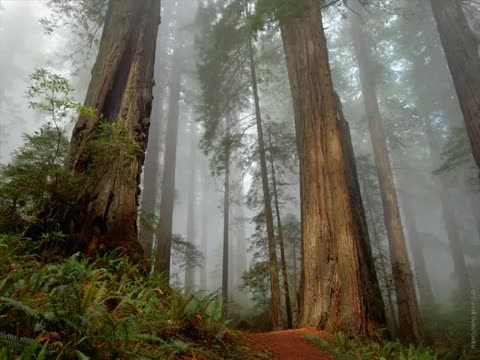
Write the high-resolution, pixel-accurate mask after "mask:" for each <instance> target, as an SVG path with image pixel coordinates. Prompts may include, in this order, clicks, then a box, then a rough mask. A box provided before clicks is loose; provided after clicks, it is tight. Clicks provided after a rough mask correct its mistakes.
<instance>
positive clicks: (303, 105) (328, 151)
mask: <svg viewBox="0 0 480 360" xmlns="http://www.w3.org/2000/svg"><path fill="white" fill-rule="evenodd" d="M304 7H305V9H304V14H303V16H298V17H285V18H283V17H282V18H280V19H279V20H280V26H281V31H282V37H283V44H284V49H285V54H286V62H287V69H288V74H289V79H290V86H291V91H292V97H293V105H294V110H295V123H296V130H297V141H298V152H299V159H300V188H301V189H300V198H301V207H302V226H301V227H302V240H303V246H302V255H303V256H302V262H303V264H302V265H303V266H302V285H301V287H302V290H301V292H302V305H301V315H300V326H308V325H315V326H318V328H320V329H322V330H326V331H330V332H336V331H343V332H344V333H345V334H346V335H347V336H353V337H377V336H378V330H379V328H381V327H384V325H385V319H384V316H385V315H384V309H383V304H382V300H381V296H380V289H379V286H378V282H377V280H376V277H375V271H374V268H373V259H372V255H371V250H370V247H369V244H368V235H367V234H366V233H365V229H364V228H363V227H362V226H360V223H361V222H364V221H365V218H364V215H363V216H362V214H361V213H360V210H362V211H363V209H362V208H361V204H360V208H358V204H356V200H357V199H358V197H359V196H360V194H355V188H354V187H352V183H353V182H357V179H356V178H354V177H353V176H355V175H356V170H355V167H354V159H349V154H348V150H349V149H345V146H344V144H345V142H346V141H347V140H348V139H346V138H345V133H344V127H342V125H343V124H341V123H340V122H339V121H338V119H337V115H338V114H337V106H336V99H335V95H334V90H333V84H332V79H331V73H330V66H329V63H328V51H327V42H326V39H325V34H324V31H323V24H322V17H321V12H320V3H319V2H318V1H316V0H305V5H304ZM349 166H350V168H349ZM352 177H353V178H352ZM357 185H358V182H357ZM352 202H355V204H353V203H352ZM352 205H355V206H352ZM362 217H363V219H362Z"/></svg>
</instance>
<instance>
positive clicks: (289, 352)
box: [249, 328, 333, 360]
mask: <svg viewBox="0 0 480 360" xmlns="http://www.w3.org/2000/svg"><path fill="white" fill-rule="evenodd" d="M304 335H317V336H320V337H323V338H325V337H328V336H327V335H326V334H325V333H323V332H321V331H317V330H315V328H305V329H295V330H285V331H272V332H268V333H261V334H252V335H250V336H249V338H250V339H251V340H252V342H253V346H254V347H255V348H256V349H257V350H260V351H265V350H266V351H268V352H270V353H271V354H272V359H273V360H296V359H298V360H333V357H332V356H331V355H329V354H327V353H325V352H324V351H322V350H321V349H320V348H319V347H318V346H316V345H314V344H313V343H312V342H310V341H308V340H307V339H305V338H304Z"/></svg>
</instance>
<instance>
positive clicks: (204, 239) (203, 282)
mask: <svg viewBox="0 0 480 360" xmlns="http://www.w3.org/2000/svg"><path fill="white" fill-rule="evenodd" d="M202 165H203V166H202V182H203V185H202V202H201V206H202V234H201V239H200V241H201V245H200V249H201V251H202V254H203V256H204V263H203V266H202V268H201V269H200V290H203V291H205V290H207V264H208V262H209V259H208V257H207V256H208V254H207V252H208V235H209V231H208V230H209V225H208V221H209V216H208V214H209V212H210V186H209V185H210V182H209V181H210V178H209V176H208V164H202Z"/></svg>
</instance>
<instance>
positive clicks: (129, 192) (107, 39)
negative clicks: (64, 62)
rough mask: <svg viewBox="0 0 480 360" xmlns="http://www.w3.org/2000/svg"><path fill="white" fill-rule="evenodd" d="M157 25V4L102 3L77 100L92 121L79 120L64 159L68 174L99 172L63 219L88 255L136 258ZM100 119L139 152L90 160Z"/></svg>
mask: <svg viewBox="0 0 480 360" xmlns="http://www.w3.org/2000/svg"><path fill="white" fill-rule="evenodd" d="M159 24H160V0H146V1H142V2H141V3H140V4H139V3H138V1H136V0H116V1H110V2H109V5H108V10H107V15H106V18H105V25H104V30H103V34H102V39H101V42H100V48H99V53H98V56H97V60H96V63H95V66H94V67H93V70H92V80H91V82H90V85H89V88H88V92H87V96H86V99H85V105H86V106H88V107H91V108H93V109H94V110H95V111H96V114H97V116H90V115H82V116H80V118H79V119H78V121H77V123H76V125H75V128H74V130H73V134H72V147H71V155H70V167H71V169H72V170H73V172H74V173H84V172H86V171H87V170H89V169H91V165H92V164H93V163H96V164H97V165H98V164H101V165H102V166H101V167H102V168H99V167H100V166H97V167H96V168H95V169H94V170H93V171H94V176H95V181H92V185H91V188H90V189H89V191H88V195H86V196H85V197H84V198H83V199H81V201H79V203H80V204H79V206H78V209H76V213H75V214H72V215H71V216H69V221H70V224H69V229H68V230H69V232H70V234H71V235H72V236H73V237H74V238H75V239H77V241H78V242H79V244H80V245H81V247H82V248H83V249H84V250H85V252H86V253H87V254H88V255H92V254H94V253H95V252H97V251H99V250H100V249H101V248H105V249H112V248H116V247H123V248H125V249H126V250H127V252H128V253H129V254H130V255H137V254H141V252H142V248H141V246H140V243H139V241H138V229H137V206H138V195H139V192H140V190H139V183H140V176H141V169H142V165H143V162H144V159H145V149H146V146H147V141H148V131H149V126H150V113H151V110H152V99H153V98H152V88H153V72H154V63H155V50H156V40H157V32H158V25H159ZM102 116H103V117H104V118H105V119H106V120H107V121H108V122H109V123H116V122H118V123H122V124H123V125H124V128H125V135H126V136H128V137H129V138H131V139H132V140H133V141H134V143H135V144H136V145H137V146H138V147H139V149H140V151H138V152H136V153H135V154H127V155H125V156H121V155H120V154H118V155H117V154H114V155H113V156H112V154H108V153H102V154H95V155H93V156H92V153H91V152H90V146H89V144H90V141H91V140H92V139H95V137H96V136H97V135H98V129H99V125H100V121H101V118H102ZM109 155H110V156H109ZM94 158H95V159H94Z"/></svg>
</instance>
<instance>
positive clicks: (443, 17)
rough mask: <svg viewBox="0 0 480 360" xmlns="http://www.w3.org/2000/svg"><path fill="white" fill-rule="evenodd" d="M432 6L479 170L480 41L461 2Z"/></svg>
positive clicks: (439, 0) (437, 0) (445, 0)
mask: <svg viewBox="0 0 480 360" xmlns="http://www.w3.org/2000/svg"><path fill="white" fill-rule="evenodd" d="M431 4H432V9H433V14H434V17H435V20H436V22H437V27H438V32H439V34H440V39H441V41H442V45H443V49H444V51H445V56H446V58H447V63H448V67H449V68H450V73H451V74H452V78H453V83H454V85H455V89H456V91H457V96H458V101H459V103H460V107H461V109H462V112H463V117H464V120H465V125H466V127H467V132H468V135H469V137H470V143H471V145H472V150H473V156H474V158H475V161H476V163H477V166H478V167H479V168H480V91H479V89H480V54H479V51H480V41H479V39H478V37H477V36H476V35H475V33H474V32H473V31H472V29H471V28H470V26H469V25H468V21H467V19H466V17H465V14H464V12H463V9H462V1H454V0H431Z"/></svg>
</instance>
